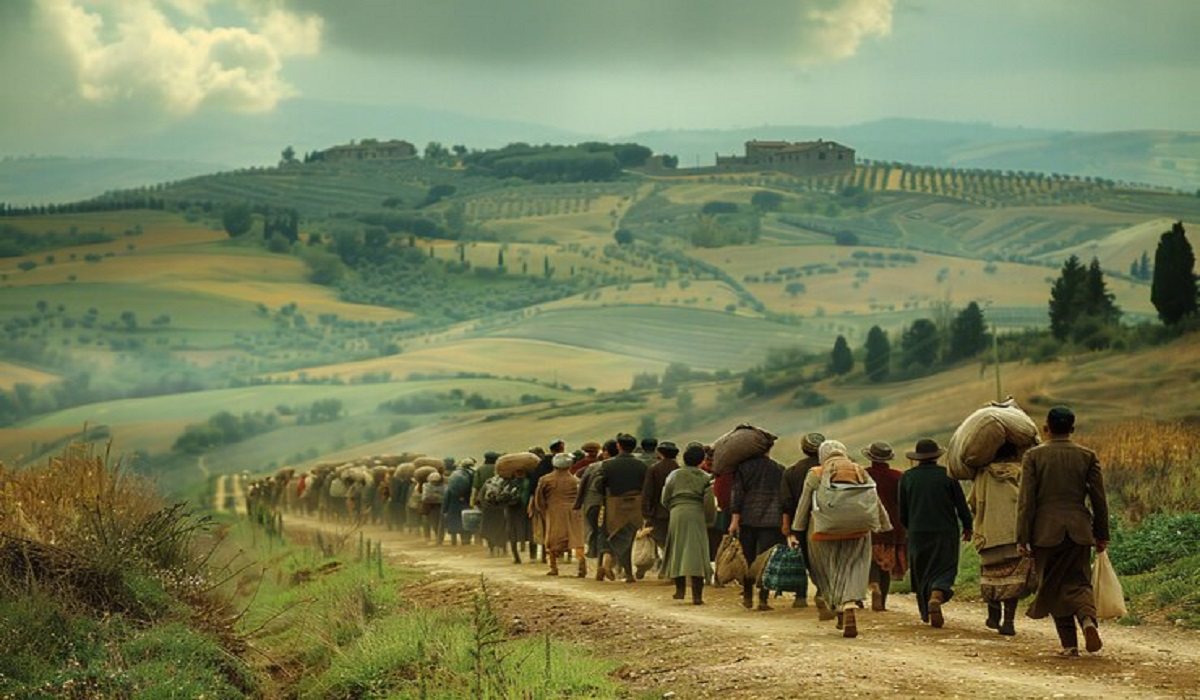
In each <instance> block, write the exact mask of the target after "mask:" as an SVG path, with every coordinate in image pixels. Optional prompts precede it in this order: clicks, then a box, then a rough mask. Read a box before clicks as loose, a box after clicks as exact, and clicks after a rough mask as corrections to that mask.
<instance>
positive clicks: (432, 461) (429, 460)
mask: <svg viewBox="0 0 1200 700" xmlns="http://www.w3.org/2000/svg"><path fill="white" fill-rule="evenodd" d="M412 463H413V464H415V465H417V466H418V467H433V468H435V469H437V470H438V471H439V472H441V471H442V470H443V469H445V468H446V462H445V460H441V459H438V458H437V457H417V458H416V459H414V460H413V461H412Z"/></svg>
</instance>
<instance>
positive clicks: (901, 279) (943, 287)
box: [693, 245, 1154, 316]
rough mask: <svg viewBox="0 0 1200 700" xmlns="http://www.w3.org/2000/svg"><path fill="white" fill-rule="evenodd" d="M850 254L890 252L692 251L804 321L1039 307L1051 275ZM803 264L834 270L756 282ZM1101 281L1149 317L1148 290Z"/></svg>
mask: <svg viewBox="0 0 1200 700" xmlns="http://www.w3.org/2000/svg"><path fill="white" fill-rule="evenodd" d="M854 251H859V252H862V253H866V254H876V253H878V254H880V255H882V256H884V257H885V258H886V257H887V256H889V255H893V254H895V253H896V251H895V250H891V249H885V248H855V249H853V250H850V249H847V248H845V247H841V246H831V245H812V246H810V245H804V246H756V247H752V248H747V247H732V248H711V249H706V250H700V251H696V252H694V253H693V254H694V255H695V256H696V257H698V258H700V259H702V260H704V261H706V262H709V263H712V264H714V265H717V266H718V267H721V268H722V269H724V270H725V271H727V272H728V273H730V274H731V275H732V276H733V277H734V278H735V279H738V280H740V281H742V282H743V284H745V285H746V287H747V289H749V290H750V291H751V292H752V293H753V294H754V295H755V296H756V297H758V298H759V299H760V300H762V301H763V303H765V304H766V305H767V307H768V308H769V309H771V310H774V311H781V312H787V313H796V314H802V315H805V316H812V315H814V314H817V313H821V314H822V315H826V316H836V315H838V314H845V313H854V314H862V313H872V312H878V311H902V310H907V309H910V308H911V309H929V308H931V306H932V305H934V304H940V303H942V302H945V301H949V302H950V303H951V304H953V305H954V306H956V307H959V308H961V307H962V306H965V305H966V304H967V303H968V302H970V301H979V302H986V301H990V302H991V304H992V305H994V306H997V307H1029V308H1038V309H1041V310H1044V309H1045V306H1046V304H1047V300H1048V299H1049V294H1050V292H1049V290H1050V285H1051V284H1052V282H1053V279H1054V278H1055V277H1056V276H1057V274H1058V273H1057V270H1055V269H1054V268H1049V267H1040V266H1035V265H1023V264H1018V263H1005V262H997V263H987V262H984V261H982V260H972V259H969V258H959V257H953V256H948V255H936V254H931V253H918V252H912V253H911V255H913V256H915V258H916V262H915V263H907V262H899V263H891V262H889V263H888V265H889V266H888V267H866V266H863V265H862V261H859V260H856V259H854V258H853V257H852V256H851V253H852V252H854ZM806 265H813V266H816V265H823V266H826V268H827V269H830V270H833V269H836V270H837V271H836V272H834V273H832V274H820V273H816V274H810V275H801V276H799V277H796V278H795V279H793V280H790V281H789V280H787V279H786V277H781V278H779V279H778V280H776V281H770V282H767V281H764V280H763V278H764V276H766V275H778V274H779V271H780V270H785V269H786V268H802V267H804V266H806ZM748 277H749V278H751V280H750V281H747V278H748ZM755 278H757V280H758V281H754V279H755ZM1107 281H1108V286H1109V290H1110V291H1112V292H1113V294H1114V295H1116V300H1117V304H1118V305H1119V306H1120V307H1121V308H1122V309H1123V310H1125V311H1126V312H1133V313H1140V314H1146V315H1153V314H1154V309H1153V306H1152V305H1151V304H1150V299H1149V297H1150V290H1149V287H1148V286H1147V285H1144V284H1134V283H1132V282H1128V281H1126V280H1121V279H1111V278H1110V279H1108V280H1107ZM790 282H799V283H801V284H803V285H804V291H803V292H799V293H796V294H792V293H789V292H788V286H787V285H788V284H789V283H790ZM818 310H820V311H818Z"/></svg>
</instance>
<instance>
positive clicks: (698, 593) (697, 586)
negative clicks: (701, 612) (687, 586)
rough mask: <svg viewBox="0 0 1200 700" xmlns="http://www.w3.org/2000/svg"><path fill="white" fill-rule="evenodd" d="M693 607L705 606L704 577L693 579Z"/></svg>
mask: <svg viewBox="0 0 1200 700" xmlns="http://www.w3.org/2000/svg"><path fill="white" fill-rule="evenodd" d="M692 605H704V577H703V576H693V577H692Z"/></svg>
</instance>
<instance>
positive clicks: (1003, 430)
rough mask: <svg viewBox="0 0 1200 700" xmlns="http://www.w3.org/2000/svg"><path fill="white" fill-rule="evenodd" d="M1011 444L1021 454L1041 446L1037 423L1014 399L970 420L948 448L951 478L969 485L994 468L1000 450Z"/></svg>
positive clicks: (989, 408)
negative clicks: (988, 467)
mask: <svg viewBox="0 0 1200 700" xmlns="http://www.w3.org/2000/svg"><path fill="white" fill-rule="evenodd" d="M1006 442H1010V443H1012V444H1013V445H1015V446H1016V447H1017V449H1019V450H1025V449H1026V448H1029V447H1032V446H1033V445H1036V444H1037V442H1038V427H1037V423H1034V422H1033V419H1032V418H1030V417H1029V415H1028V414H1026V413H1025V411H1023V410H1021V407H1020V406H1018V405H1017V402H1016V400H1014V399H1013V398H1011V397H1010V398H1008V399H1005V400H1004V401H1001V402H992V403H989V404H988V405H986V406H984V407H983V408H981V409H979V410H978V411H975V412H974V413H972V414H971V415H969V416H967V419H966V420H964V421H963V422H962V425H960V426H958V430H955V431H954V435H952V436H951V437H950V444H948V445H947V446H946V467H947V470H948V471H949V473H950V476H952V477H954V478H955V479H962V480H964V481H969V480H972V479H974V478H975V476H976V475H977V474H978V473H979V470H980V469H982V468H983V467H986V466H987V465H988V464H991V462H992V460H994V459H995V458H996V450H998V449H1000V446H1001V445H1003V444H1004V443H1006Z"/></svg>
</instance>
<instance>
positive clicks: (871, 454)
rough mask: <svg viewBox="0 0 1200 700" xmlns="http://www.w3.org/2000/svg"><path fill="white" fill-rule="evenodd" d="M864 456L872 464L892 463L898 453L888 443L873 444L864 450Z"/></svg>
mask: <svg viewBox="0 0 1200 700" xmlns="http://www.w3.org/2000/svg"><path fill="white" fill-rule="evenodd" d="M862 453H863V456H864V457H866V458H867V459H869V460H871V461H872V462H890V461H892V460H893V459H895V458H896V453H895V452H894V451H893V450H892V446H891V445H889V444H887V443H886V442H882V441H880V442H872V443H871V445H870V446H869V447H865V448H863V451H862Z"/></svg>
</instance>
